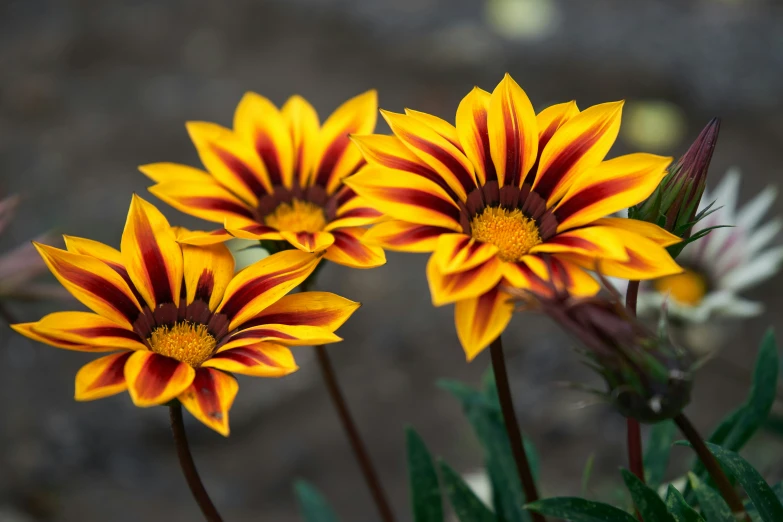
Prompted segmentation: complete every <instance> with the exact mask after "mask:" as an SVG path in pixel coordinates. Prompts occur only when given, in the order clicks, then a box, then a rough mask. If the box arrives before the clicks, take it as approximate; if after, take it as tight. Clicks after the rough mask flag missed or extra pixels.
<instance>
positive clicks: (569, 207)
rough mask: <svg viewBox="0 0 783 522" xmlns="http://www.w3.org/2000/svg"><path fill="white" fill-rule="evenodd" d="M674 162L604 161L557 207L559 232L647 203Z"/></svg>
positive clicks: (634, 157)
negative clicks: (642, 202)
mask: <svg viewBox="0 0 783 522" xmlns="http://www.w3.org/2000/svg"><path fill="white" fill-rule="evenodd" d="M670 162H671V158H665V157H663V156H655V155H653V154H628V155H626V156H620V157H619V158H614V159H610V160H609V161H604V162H603V163H601V164H599V165H598V166H596V167H595V168H593V169H591V170H589V171H587V172H585V173H584V174H583V175H581V176H579V177H577V178H575V179H574V183H573V184H572V185H571V188H570V189H568V192H566V194H565V196H563V199H562V200H560V202H559V203H558V204H557V206H556V207H555V217H556V218H557V221H558V223H559V224H558V226H557V230H558V232H559V231H562V230H568V229H569V228H575V227H579V226H582V225H587V224H589V223H591V222H592V221H594V220H596V219H598V218H602V217H604V216H608V215H610V214H613V213H615V212H617V211H618V210H622V209H624V208H628V207H631V206H633V205H636V204H637V203H639V202H641V201H644V200H645V199H646V198H647V197H648V196H649V195H650V194H652V193H653V192H654V191H655V189H656V187H657V186H658V185H659V184H660V183H661V180H662V179H663V178H664V176H666V167H667V166H668V165H669V163H670Z"/></svg>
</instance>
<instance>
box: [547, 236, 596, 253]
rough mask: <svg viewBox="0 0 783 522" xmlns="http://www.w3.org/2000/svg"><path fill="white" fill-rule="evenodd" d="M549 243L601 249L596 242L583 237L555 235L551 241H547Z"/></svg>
mask: <svg viewBox="0 0 783 522" xmlns="http://www.w3.org/2000/svg"><path fill="white" fill-rule="evenodd" d="M547 243H551V244H554V245H562V246H565V247H570V248H579V249H582V250H593V251H598V250H600V249H599V248H598V247H597V246H596V245H595V243H593V242H591V241H588V240H586V239H584V238H581V237H573V236H568V237H564V236H555V237H553V238H552V239H550V240H549V241H547Z"/></svg>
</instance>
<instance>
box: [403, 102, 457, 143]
mask: <svg viewBox="0 0 783 522" xmlns="http://www.w3.org/2000/svg"><path fill="white" fill-rule="evenodd" d="M405 114H407V115H408V116H410V117H411V118H413V119H415V120H419V121H420V122H422V123H423V124H424V125H426V126H427V127H429V128H430V129H432V130H434V131H435V132H437V133H438V134H440V135H441V136H442V137H444V138H445V139H446V140H448V141H449V142H451V144H452V145H454V146H455V147H457V148H460V144H459V136H457V129H456V128H455V127H454V125H452V124H451V123H449V122H447V121H446V120H444V119H443V118H438V117H437V116H434V115H432V114H427V113H426V112H420V111H414V110H413V109H405Z"/></svg>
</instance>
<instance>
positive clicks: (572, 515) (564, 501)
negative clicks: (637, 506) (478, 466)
mask: <svg viewBox="0 0 783 522" xmlns="http://www.w3.org/2000/svg"><path fill="white" fill-rule="evenodd" d="M525 508H526V509H529V510H530V511H535V512H536V513H541V514H542V515H545V516H548V517H556V518H562V519H564V520H568V521H570V522H637V521H636V519H635V518H634V517H633V516H632V515H630V514H628V513H626V512H625V511H623V510H622V509H618V508H616V507H614V506H610V505H609V504H603V503H601V502H593V501H592V500H586V499H583V498H577V497H555V498H545V499H543V500H538V501H536V502H532V503H530V504H528V505H527V506H525Z"/></svg>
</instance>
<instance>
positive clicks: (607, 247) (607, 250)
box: [530, 226, 628, 261]
mask: <svg viewBox="0 0 783 522" xmlns="http://www.w3.org/2000/svg"><path fill="white" fill-rule="evenodd" d="M613 232H614V229H613V228H612V227H602V226H592V227H584V228H579V229H576V230H569V231H567V232H562V233H560V234H557V235H556V236H554V237H552V238H549V239H548V240H546V242H544V243H541V244H540V245H536V246H534V247H533V248H531V249H530V253H531V254H543V253H550V254H568V253H574V254H582V255H585V256H592V257H600V258H606V259H615V260H617V261H627V260H628V254H627V253H626V251H625V245H624V244H623V241H622V239H621V238H619V237H617V236H616V235H614V234H613Z"/></svg>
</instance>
